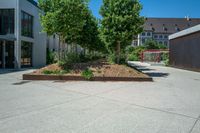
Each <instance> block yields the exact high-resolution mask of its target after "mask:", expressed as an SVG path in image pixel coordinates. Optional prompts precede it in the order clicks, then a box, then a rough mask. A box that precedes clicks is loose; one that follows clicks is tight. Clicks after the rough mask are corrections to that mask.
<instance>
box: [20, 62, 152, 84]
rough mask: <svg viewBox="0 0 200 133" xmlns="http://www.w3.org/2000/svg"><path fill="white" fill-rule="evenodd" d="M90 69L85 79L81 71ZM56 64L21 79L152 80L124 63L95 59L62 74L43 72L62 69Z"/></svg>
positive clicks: (75, 65) (78, 64) (79, 64)
mask: <svg viewBox="0 0 200 133" xmlns="http://www.w3.org/2000/svg"><path fill="white" fill-rule="evenodd" d="M86 69H90V70H91V71H92V73H93V76H92V78H91V79H90V80H87V79H86V78H84V77H83V76H82V72H83V71H84V70H86ZM62 70H63V69H62V68H61V67H59V66H58V64H52V65H49V66H47V67H44V68H41V69H39V70H36V71H34V72H33V73H29V74H24V75H23V80H65V81H153V79H152V78H151V77H149V76H148V75H146V74H144V73H142V72H140V71H138V70H136V69H134V68H131V67H128V66H126V65H117V64H109V63H107V62H105V61H102V60H100V61H95V62H89V63H77V64H74V66H72V68H71V70H70V72H68V73H64V74H63V73H62V74H57V73H56V74H55V73H54V74H49V73H48V74H47V73H45V74H44V71H46V72H48V71H62Z"/></svg>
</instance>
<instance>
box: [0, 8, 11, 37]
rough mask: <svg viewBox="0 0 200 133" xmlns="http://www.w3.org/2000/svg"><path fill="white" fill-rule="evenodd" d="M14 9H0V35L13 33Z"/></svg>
mask: <svg viewBox="0 0 200 133" xmlns="http://www.w3.org/2000/svg"><path fill="white" fill-rule="evenodd" d="M14 19H15V13H14V9H0V35H6V34H14V27H15V22H14V21H15V20H14Z"/></svg>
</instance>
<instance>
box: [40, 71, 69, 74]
mask: <svg viewBox="0 0 200 133" xmlns="http://www.w3.org/2000/svg"><path fill="white" fill-rule="evenodd" d="M42 73H43V74H46V75H51V74H55V75H63V74H66V73H69V71H66V70H43V71H42Z"/></svg>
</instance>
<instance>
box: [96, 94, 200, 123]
mask: <svg viewBox="0 0 200 133" xmlns="http://www.w3.org/2000/svg"><path fill="white" fill-rule="evenodd" d="M97 97H99V98H103V99H107V100H111V101H115V102H120V103H124V104H128V105H131V106H136V107H140V108H144V109H148V110H153V111H159V112H163V113H167V114H173V115H178V116H181V117H186V118H191V119H194V120H199V119H200V118H195V117H192V116H188V115H184V114H179V113H174V112H170V111H166V110H162V109H157V108H152V107H147V106H142V105H138V104H134V103H127V102H124V101H120V100H115V99H110V98H105V97H101V96H97Z"/></svg>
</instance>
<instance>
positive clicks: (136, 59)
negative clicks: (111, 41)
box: [128, 54, 139, 61]
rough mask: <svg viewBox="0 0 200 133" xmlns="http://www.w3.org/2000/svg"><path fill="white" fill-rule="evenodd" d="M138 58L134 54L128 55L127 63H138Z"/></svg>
mask: <svg viewBox="0 0 200 133" xmlns="http://www.w3.org/2000/svg"><path fill="white" fill-rule="evenodd" d="M138 60H139V58H138V56H137V55H136V54H129V55H128V61H138Z"/></svg>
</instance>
